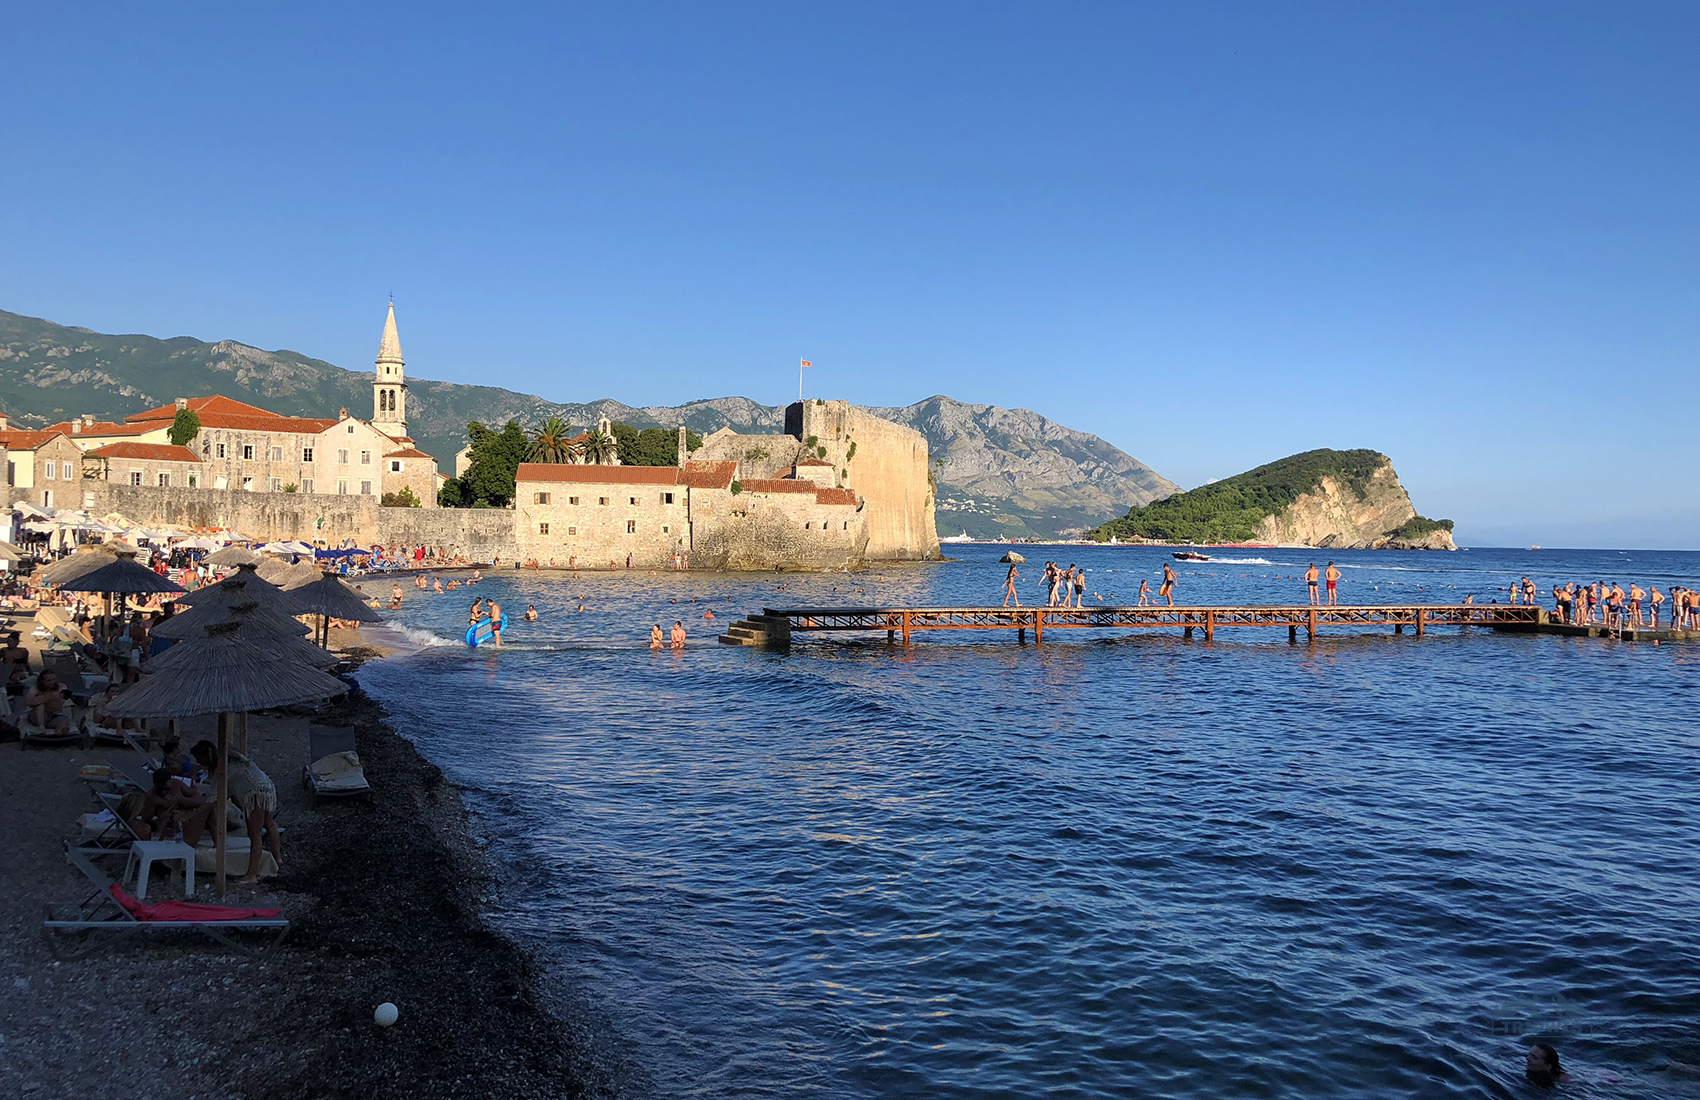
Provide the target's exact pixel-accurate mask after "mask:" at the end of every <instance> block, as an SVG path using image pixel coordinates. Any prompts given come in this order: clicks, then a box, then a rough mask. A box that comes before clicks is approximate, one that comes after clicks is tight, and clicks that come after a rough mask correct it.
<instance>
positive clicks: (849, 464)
mask: <svg viewBox="0 0 1700 1100" xmlns="http://www.w3.org/2000/svg"><path fill="white" fill-rule="evenodd" d="M785 430H786V432H787V433H788V435H791V436H794V437H796V438H797V439H799V440H801V441H802V443H803V450H804V452H805V453H806V454H807V456H808V457H811V458H815V457H818V458H821V459H824V460H825V461H827V462H829V463H831V464H832V468H833V469H834V470H836V471H838V475H839V481H838V484H840V485H842V486H844V487H845V488H848V489H852V490H854V491H855V493H856V495H857V496H859V497H862V498H863V499H865V500H866V501H867V509H868V543H867V550H866V554H867V557H868V559H869V560H870V561H936V560H938V557H939V533H938V528H937V527H936V526H935V523H934V516H933V504H934V499H933V489H934V486H933V483H932V481H931V480H930V478H929V476H928V475H929V473H930V471H929V470H928V465H927V464H928V455H927V440H926V437H925V436H923V435H922V434H921V433H920V432H917V431H915V430H914V429H912V428H905V427H904V426H902V425H901V424H893V423H892V422H891V421H889V420H881V419H880V418H879V417H877V416H874V415H873V414H871V413H866V412H863V411H861V410H860V409H856V408H852V407H851V405H850V402H848V401H806V402H796V403H793V404H792V405H791V406H790V407H789V408H787V409H786V410H785ZM810 440H813V441H814V442H813V443H812V444H811V443H810ZM822 450H824V451H825V452H826V453H825V454H821V453H820V452H821V451H822Z"/></svg>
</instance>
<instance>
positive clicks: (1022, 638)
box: [1015, 626, 1027, 645]
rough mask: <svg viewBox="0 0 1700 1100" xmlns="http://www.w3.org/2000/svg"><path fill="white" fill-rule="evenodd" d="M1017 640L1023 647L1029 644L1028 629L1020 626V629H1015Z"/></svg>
mask: <svg viewBox="0 0 1700 1100" xmlns="http://www.w3.org/2000/svg"><path fill="white" fill-rule="evenodd" d="M1015 640H1016V641H1018V642H1020V643H1021V644H1022V645H1026V644H1027V628H1026V627H1024V626H1018V627H1016V628H1015Z"/></svg>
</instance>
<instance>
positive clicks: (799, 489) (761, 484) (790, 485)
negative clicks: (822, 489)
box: [744, 477, 816, 493]
mask: <svg viewBox="0 0 1700 1100" xmlns="http://www.w3.org/2000/svg"><path fill="white" fill-rule="evenodd" d="M815 490H816V486H815V483H814V482H812V481H794V480H792V479H790V478H777V477H757V478H751V479H750V480H748V481H746V482H744V492H746V493H813V492H815Z"/></svg>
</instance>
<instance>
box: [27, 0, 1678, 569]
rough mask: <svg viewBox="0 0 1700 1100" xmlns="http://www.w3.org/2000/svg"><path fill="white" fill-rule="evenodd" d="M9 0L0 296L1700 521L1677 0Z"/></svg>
mask: <svg viewBox="0 0 1700 1100" xmlns="http://www.w3.org/2000/svg"><path fill="white" fill-rule="evenodd" d="M352 7H353V6H351V5H324V6H317V5H311V4H305V3H303V4H295V5H290V6H281V5H280V6H276V7H275V8H274V9H273V10H270V11H254V10H245V9H244V10H237V8H236V7H234V6H229V5H216V6H215V5H208V6H205V7H199V8H197V7H195V6H192V5H185V4H179V5H171V6H169V8H168V9H167V8H156V7H153V6H145V5H117V4H109V5H99V4H87V5H34V6H24V5H15V6H13V7H12V8H11V9H10V10H9V11H8V13H7V14H6V15H5V16H4V17H3V18H4V24H3V26H4V30H3V32H0V58H3V62H4V63H3V64H0V97H3V103H0V105H3V107H4V122H3V124H0V135H3V136H4V144H5V156H4V158H3V159H0V308H4V309H8V310H13V311H15V312H21V313H27V314H32V315H36V316H45V317H50V318H52V319H54V320H56V321H60V322H63V323H69V324H80V325H85V326H88V327H90V328H94V329H98V330H101V331H108V332H125V331H137V332H147V333H151V334H153V335H158V336H172V335H193V336H197V337H201V338H204V339H218V338H231V339H238V340H242V341H244V342H246V343H250V344H255V345H259V346H261V347H266V348H279V347H285V348H291V349H294V350H297V351H301V352H305V353H307V354H310V355H315V356H318V357H321V358H324V359H328V360H330V361H332V362H335V363H338V364H340V365H343V366H348V367H353V368H357V369H364V368H366V367H368V366H369V364H370V362H371V359H372V357H373V355H374V354H375V352H376V347H377V339H378V333H379V329H380V326H381V323H382V314H383V308H384V302H385V300H386V296H387V295H388V294H389V293H390V292H392V291H393V292H394V294H395V296H396V301H397V311H398V317H399V318H400V320H401V324H402V343H403V347H404V348H405V350H406V353H407V357H408V367H409V371H410V372H411V373H413V374H415V375H418V376H422V377H430V378H444V379H451V380H455V381H464V382H483V383H492V384H499V385H504V386H508V387H511V388H514V389H518V390H523V391H529V392H536V393H540V394H543V395H545V396H547V397H550V398H554V399H557V400H589V399H593V398H599V397H614V398H617V399H619V400H622V401H626V402H629V403H632V404H649V403H664V404H673V403H677V402H679V401H684V400H688V399H692V398H700V397H714V396H722V395H728V394H741V395H746V396H749V397H753V398H757V399H759V400H763V401H768V402H773V403H779V402H782V401H785V400H788V399H789V398H790V397H791V396H792V395H793V394H794V393H795V386H796V361H797V358H798V357H799V356H805V357H807V358H809V359H811V360H813V362H814V363H815V364H816V367H815V369H814V371H813V372H812V373H811V377H810V378H809V379H808V385H809V386H810V392H811V393H812V394H818V395H825V396H843V397H848V398H850V399H851V400H854V401H856V402H859V403H865V404H876V405H883V404H907V403H909V402H912V401H916V400H919V399H921V398H924V397H927V396H930V395H931V394H934V393H945V394H948V395H950V396H952V397H955V398H958V399H961V400H965V401H975V402H987V403H993V404H999V405H1006V406H1023V407H1028V408H1033V409H1037V410H1038V411H1040V412H1042V413H1044V414H1045V415H1047V416H1049V417H1051V418H1053V419H1055V420H1056V421H1058V422H1060V423H1062V424H1066V425H1068V426H1070V427H1074V428H1080V429H1083V430H1087V431H1092V432H1096V433H1097V434H1099V435H1102V436H1103V437H1105V438H1106V439H1108V440H1110V441H1111V442H1113V443H1115V444H1116V445H1117V446H1120V447H1121V448H1123V449H1124V450H1126V451H1127V452H1128V453H1130V454H1132V455H1134V456H1135V457H1136V458H1139V459H1140V460H1142V461H1144V462H1146V463H1148V464H1150V465H1151V466H1152V467H1153V468H1155V469H1156V470H1158V471H1159V472H1160V473H1163V474H1164V475H1166V476H1168V477H1170V478H1172V479H1174V480H1175V481H1178V482H1180V483H1182V484H1183V485H1187V486H1192V485H1196V484H1199V483H1202V482H1203V481H1205V480H1207V479H1209V478H1214V477H1223V476H1227V475H1230V474H1233V473H1236V472H1238V471H1240V470H1243V469H1246V468H1248V467H1251V466H1254V465H1257V464H1258V463H1261V462H1265V461H1268V460H1270V459H1273V458H1276V457H1279V456H1281V455H1285V454H1289V453H1292V452H1295V451H1299V450H1304V449H1307V448H1310V447H1318V446H1336V447H1358V446H1367V447H1374V448H1376V449H1379V450H1382V451H1385V452H1387V453H1388V454H1390V455H1392V456H1393V458H1394V461H1395V464H1396V465H1397V467H1398V468H1399V470H1400V473H1401V475H1402V476H1403V477H1404V479H1405V482H1406V484H1407V486H1408V487H1409V488H1410V489H1411V492H1412V495H1413V497H1414V498H1415V500H1416V503H1417V506H1418V508H1419V509H1420V510H1422V511H1423V512H1425V513H1427V514H1430V515H1446V516H1451V517H1453V518H1455V519H1457V520H1458V521H1459V535H1460V539H1461V541H1464V542H1467V543H1474V544H1477V545H1493V544H1518V545H1520V544H1526V543H1533V542H1539V543H1542V544H1544V545H1549V546H1559V545H1572V546H1578V545H1582V546H1660V547H1695V546H1700V495H1697V494H1696V492H1695V479H1696V474H1697V473H1700V459H1696V458H1695V457H1694V455H1695V451H1696V449H1695V448H1693V447H1690V446H1687V445H1686V442H1685V441H1686V439H1687V438H1688V437H1689V435H1691V434H1692V432H1693V430H1694V427H1693V425H1694V418H1693V417H1692V416H1684V415H1682V409H1683V405H1684V403H1692V402H1693V401H1694V400H1695V397H1696V395H1695V387H1694V382H1695V379H1696V373H1697V372H1696V368H1697V366H1700V333H1697V331H1696V328H1697V326H1696V324H1695V318H1696V305H1697V302H1696V291H1697V289H1700V275H1697V270H1696V265H1695V259H1696V256H1697V255H1700V252H1697V249H1696V244H1697V243H1700V242H1697V240H1696V237H1697V234H1696V229H1697V221H1700V216H1697V212H1696V211H1697V205H1696V199H1697V197H1700V188H1697V186H1696V184H1697V181H1700V174H1697V172H1696V168H1697V167H1700V163H1697V161H1700V157H1697V148H1696V138H1697V133H1696V130H1697V127H1700V102H1697V100H1700V94H1697V93H1700V68H1697V67H1696V65H1695V64H1694V59H1693V43H1694V42H1695V41H1697V40H1700V35H1697V34H1696V32H1697V31H1700V6H1696V5H1694V4H1668V5H1663V4H1634V5H1599V4H1594V5H1567V4H1561V3H1560V4H1555V3H1539V4H1525V5H1515V4H1504V5H1481V4H1458V5H1447V4H1438V3H1431V4H1420V5H1419V4H1410V5H1391V4H1367V5H1366V4H1347V3H1340V4H1270V3H1250V4H1229V3H1217V4H1200V5H1160V6H1159V5H1139V4H1126V3H1121V4H1106V5H1091V4H1071V5H1039V4H1030V5H1024V6H1015V5H996V4H983V3H977V4H963V5H948V4H922V5H916V4H894V5H881V4H857V5H831V6H828V5H798V4H774V5H770V6H760V5H738V6H730V5H681V6H676V7H675V6H643V5H635V4H622V5H598V6H595V7H570V6H558V5H538V6H534V7H532V6H497V5H479V6H466V5H461V6H456V7H441V8H437V7H432V6H429V5H389V6H385V7H381V8H380V7H371V8H370V9H368V10H366V11H363V12H351V10H350V9H351V8H352Z"/></svg>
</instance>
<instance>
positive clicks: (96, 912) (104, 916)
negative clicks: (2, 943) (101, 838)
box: [42, 847, 289, 959]
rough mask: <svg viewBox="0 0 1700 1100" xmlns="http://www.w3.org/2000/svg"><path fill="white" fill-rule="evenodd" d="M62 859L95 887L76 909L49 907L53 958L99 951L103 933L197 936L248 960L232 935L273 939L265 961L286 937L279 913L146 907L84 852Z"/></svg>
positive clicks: (172, 904) (46, 928) (47, 929)
mask: <svg viewBox="0 0 1700 1100" xmlns="http://www.w3.org/2000/svg"><path fill="white" fill-rule="evenodd" d="M65 857H66V858H67V859H69V860H70V861H71V866H73V867H75V868H76V869H77V870H79V871H81V872H82V873H83V875H84V877H86V878H87V879H88V880H89V882H90V883H91V884H92V885H93V886H94V892H93V893H91V894H89V895H88V896H87V897H86V898H84V899H83V900H82V901H81V902H78V903H77V904H76V905H75V906H67V907H64V908H62V909H60V910H58V911H55V910H54V908H53V907H51V906H50V907H49V908H48V911H47V919H46V920H45V921H44V922H42V933H43V935H45V936H46V937H47V946H48V949H49V950H51V951H52V952H53V955H54V957H55V958H59V959H76V958H81V957H82V956H84V955H86V954H88V953H89V952H90V951H92V950H94V949H95V948H96V947H98V946H100V944H101V939H100V935H101V933H105V932H133V933H140V934H143V935H146V934H149V933H152V932H199V933H201V934H203V935H206V936H210V937H212V938H213V939H215V940H217V941H218V942H219V943H221V944H223V945H224V946H226V947H229V948H232V949H234V950H237V951H242V952H245V953H248V954H255V953H256V952H254V951H252V949H250V948H248V947H246V946H244V945H242V944H240V943H238V942H237V941H235V940H234V939H232V938H230V933H233V932H263V933H266V934H268V935H270V934H272V933H275V934H276V935H275V937H274V938H272V939H271V942H270V943H268V944H267V945H266V948H265V950H264V952H259V953H261V954H267V955H269V954H271V952H272V951H274V950H276V949H277V945H278V944H280V943H282V942H283V937H284V936H286V935H288V934H289V922H288V921H287V920H285V919H283V917H282V911H281V910H278V909H236V908H230V907H227V906H223V905H196V904H194V903H192V902H182V901H168V902H159V903H156V904H154V905H145V904H143V903H142V902H139V901H137V900H136V899H135V898H133V897H131V896H130V895H129V894H127V893H125V892H124V888H123V887H122V886H120V885H119V884H118V883H116V882H114V881H112V880H111V879H109V878H107V877H106V875H105V874H104V873H102V872H101V870H100V868H98V867H96V866H95V865H94V864H93V863H92V862H91V861H90V860H89V858H88V854H87V853H86V852H83V851H82V850H80V849H78V848H75V847H68V848H67V849H66V851H65Z"/></svg>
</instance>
